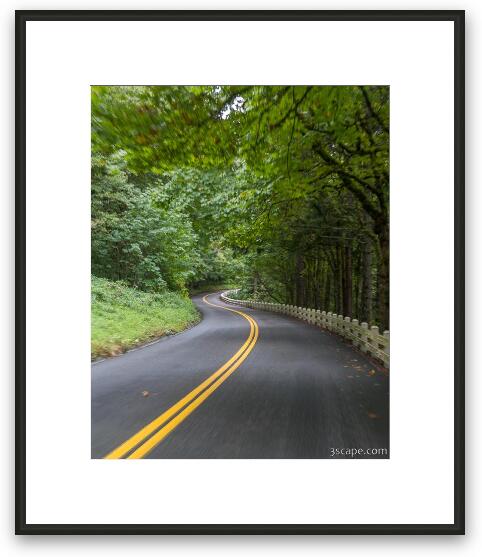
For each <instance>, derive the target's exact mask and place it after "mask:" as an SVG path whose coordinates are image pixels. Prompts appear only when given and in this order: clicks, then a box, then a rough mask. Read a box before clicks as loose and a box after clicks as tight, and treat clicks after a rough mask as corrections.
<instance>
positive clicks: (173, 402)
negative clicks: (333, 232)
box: [92, 293, 389, 459]
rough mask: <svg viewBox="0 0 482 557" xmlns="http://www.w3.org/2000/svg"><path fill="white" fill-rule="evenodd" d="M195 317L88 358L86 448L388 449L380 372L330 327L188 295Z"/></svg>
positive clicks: (196, 451) (262, 452) (298, 453)
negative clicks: (126, 348) (198, 316)
mask: <svg viewBox="0 0 482 557" xmlns="http://www.w3.org/2000/svg"><path fill="white" fill-rule="evenodd" d="M193 301H194V303H195V304H196V306H197V307H198V309H199V310H200V311H201V313H202V315H203V319H202V321H201V322H200V323H199V324H198V325H196V326H195V327H193V328H192V329H189V330H187V331H185V332H183V333H180V334H178V335H175V336H171V337H163V338H162V339H161V340H159V341H157V342H155V343H152V344H150V345H147V346H144V347H140V348H137V349H134V350H132V351H130V352H127V353H126V354H123V355H121V356H118V357H115V358H110V359H107V360H103V361H100V362H95V363H93V365H92V458H112V459H118V458H128V459H129V458H131V459H135V458H154V459H156V458H388V453H389V451H388V448H389V434H388V430H389V427H388V424H389V396H388V376H387V374H386V373H385V372H384V371H383V370H381V369H379V368H378V367H377V366H376V364H374V362H373V361H371V360H369V359H368V358H366V357H365V356H364V355H362V354H361V353H359V352H358V351H356V350H355V349H354V348H353V347H351V346H350V345H348V344H346V343H345V342H344V341H343V340H341V339H340V338H339V337H337V336H336V335H332V334H330V333H328V332H326V331H323V330H321V329H319V328H316V327H315V326H313V325H308V324H306V323H303V322H301V321H299V320H296V319H294V318H291V317H287V316H284V315H279V314H274V313H269V312H264V311H259V310H252V309H247V308H244V307H243V308H241V307H237V306H233V305H229V306H228V305H226V304H225V303H223V302H222V301H221V300H220V297H219V293H217V294H209V295H206V296H201V295H199V296H195V297H194V298H193Z"/></svg>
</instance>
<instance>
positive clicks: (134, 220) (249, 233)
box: [92, 86, 389, 328]
mask: <svg viewBox="0 0 482 557" xmlns="http://www.w3.org/2000/svg"><path fill="white" fill-rule="evenodd" d="M388 164H389V90H388V88H387V87H383V86H366V87H357V86H338V87H332V86H320V87H315V86H307V87H305V86H303V87H298V86H296V87H293V86H286V87H281V86H280V87H272V86H269V87H268V86H249V87H248V86H241V87H227V86H223V87H208V86H206V87H152V86H151V87H94V88H93V89H92V269H93V273H94V274H95V275H97V276H101V277H106V278H109V279H113V280H124V281H126V283H127V284H129V285H131V286H133V287H136V288H139V289H144V290H147V291H153V292H163V291H165V290H166V289H170V290H175V291H180V292H186V290H187V289H189V288H193V287H196V288H199V287H202V285H203V284H205V283H213V282H217V281H219V282H221V281H227V282H234V283H236V284H238V285H240V286H242V287H243V292H244V293H245V294H246V295H249V296H256V297H258V298H266V299H272V300H276V301H279V302H286V303H293V304H296V305H299V306H302V305H303V306H310V307H316V308H321V309H325V310H328V311H334V312H336V313H341V314H343V315H350V316H352V317H357V318H359V319H360V320H364V321H370V322H373V323H375V322H376V323H377V324H379V325H380V326H381V327H384V328H388V323H389V275H388V272H389V213H388V205H389V203H388V195H389V167H388Z"/></svg>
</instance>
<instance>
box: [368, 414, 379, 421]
mask: <svg viewBox="0 0 482 557" xmlns="http://www.w3.org/2000/svg"><path fill="white" fill-rule="evenodd" d="M368 417H369V418H371V419H372V420H375V419H376V418H378V417H379V416H378V414H375V412H368Z"/></svg>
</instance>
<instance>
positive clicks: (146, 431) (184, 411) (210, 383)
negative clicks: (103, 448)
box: [105, 296, 259, 459]
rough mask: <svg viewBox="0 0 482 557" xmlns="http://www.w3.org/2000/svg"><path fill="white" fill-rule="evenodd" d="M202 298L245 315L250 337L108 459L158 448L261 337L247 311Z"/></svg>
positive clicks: (218, 385)
mask: <svg viewBox="0 0 482 557" xmlns="http://www.w3.org/2000/svg"><path fill="white" fill-rule="evenodd" d="M203 301H204V302H205V303H206V304H208V305H210V306H214V307H217V308H221V309H224V310H226V311H231V312H232V313H237V314H238V315H241V316H242V317H244V318H245V319H246V320H247V321H248V322H249V325H250V331H249V336H248V338H247V339H246V342H245V343H244V344H243V345H242V346H241V348H240V349H239V350H238V351H237V352H236V354H234V355H233V356H232V357H231V358H229V360H228V361H227V362H226V363H225V364H223V365H222V366H221V367H220V368H219V369H218V370H217V371H215V372H214V373H213V374H212V375H211V376H210V377H208V378H207V379H206V380H205V381H203V382H202V383H201V384H200V385H198V386H197V387H196V388H195V389H193V390H192V391H191V392H190V393H188V394H187V395H186V396H185V397H183V398H182V399H181V400H179V401H178V402H176V404H174V405H173V406H171V407H170V408H169V409H168V410H166V411H165V412H163V413H162V414H161V415H160V416H158V417H157V418H156V419H154V420H153V421H152V422H150V423H149V424H147V425H146V426H145V427H143V428H142V429H141V430H140V431H138V432H137V433H135V434H134V435H133V436H132V437H130V438H129V439H127V441H125V442H124V443H122V445H119V446H118V447H117V448H116V449H114V450H113V451H112V452H110V453H109V454H108V455H107V456H106V457H105V458H107V459H119V458H128V459H129V458H143V457H144V456H146V455H147V454H148V453H149V452H150V451H152V449H154V447H156V446H157V445H158V444H159V443H160V442H161V441H162V440H163V439H164V438H165V437H167V435H169V433H171V431H173V430H174V429H175V428H176V427H177V426H178V425H179V424H181V423H182V422H183V421H184V420H185V419H186V418H187V417H188V416H189V414H191V413H192V412H193V411H194V410H195V409H196V408H197V407H198V406H200V405H201V404H202V403H203V402H204V401H205V400H206V399H207V398H208V397H209V396H210V395H211V394H212V393H213V392H214V391H215V390H216V389H217V388H218V387H220V386H221V385H222V384H223V383H224V381H226V379H227V378H228V377H229V376H230V375H232V374H233V373H234V372H235V371H236V370H237V369H238V367H239V366H240V365H241V364H242V363H243V362H244V360H245V359H246V358H247V357H248V355H249V353H250V352H251V350H252V349H253V348H254V345H255V344H256V341H257V340H258V335H259V329H258V324H257V323H256V321H255V320H254V319H253V318H252V317H250V316H249V315H247V314H246V313H244V312H242V311H239V310H236V309H232V308H227V307H224V306H220V305H217V304H213V303H212V302H210V301H208V300H207V296H204V298H203Z"/></svg>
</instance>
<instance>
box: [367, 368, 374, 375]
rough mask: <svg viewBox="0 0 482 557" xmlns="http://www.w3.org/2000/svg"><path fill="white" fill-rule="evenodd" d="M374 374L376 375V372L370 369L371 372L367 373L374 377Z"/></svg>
mask: <svg viewBox="0 0 482 557" xmlns="http://www.w3.org/2000/svg"><path fill="white" fill-rule="evenodd" d="M375 373H376V371H375V370H374V369H371V370H370V371H369V372H368V375H375Z"/></svg>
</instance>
